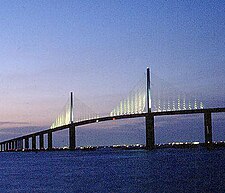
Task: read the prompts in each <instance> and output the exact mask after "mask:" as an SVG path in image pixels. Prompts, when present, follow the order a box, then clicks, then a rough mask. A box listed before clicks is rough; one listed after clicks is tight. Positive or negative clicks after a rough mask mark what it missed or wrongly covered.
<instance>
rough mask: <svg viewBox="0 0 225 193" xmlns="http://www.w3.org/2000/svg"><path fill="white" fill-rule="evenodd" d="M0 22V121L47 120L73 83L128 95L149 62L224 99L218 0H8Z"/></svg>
mask: <svg viewBox="0 0 225 193" xmlns="http://www.w3.org/2000/svg"><path fill="white" fill-rule="evenodd" d="M0 24H1V30H0V46H1V50H0V80H1V83H0V93H1V95H0V96H1V99H0V107H1V108H0V117H1V120H0V122H1V123H2V124H1V125H0V128H2V129H4V128H8V127H9V128H12V127H18V126H20V125H22V126H38V127H45V126H48V125H50V124H51V122H52V121H53V120H54V118H55V117H56V115H57V113H59V111H60V110H61V108H62V107H63V105H64V103H65V102H66V100H67V97H68V95H69V92H70V91H74V93H75V95H76V96H77V97H78V98H80V99H82V100H83V101H84V102H86V103H88V104H92V103H93V101H94V102H95V101H96V98H101V99H102V98H104V97H105V98H110V97H111V98H116V97H119V96H121V95H125V94H126V93H127V92H128V91H129V90H130V89H131V88H132V85H134V84H135V83H136V82H137V81H138V80H139V78H140V77H142V75H143V74H144V72H145V70H146V67H147V66H151V68H152V71H153V72H154V73H155V74H157V75H158V76H160V77H161V78H162V79H164V80H166V81H168V82H170V83H171V84H173V85H176V87H177V88H180V89H182V90H183V89H185V90H186V91H187V92H190V93H191V92H196V91H197V92H200V93H201V94H202V95H203V96H204V100H205V103H206V105H207V103H208V105H209V106H218V105H221V106H225V104H224V103H223V102H224V101H225V100H224V98H225V87H224V86H223V85H224V83H225V54H224V50H225V38H224V37H225V2H223V1H206V0H204V1H8V0H7V1H1V5H0ZM223 104H224V105H223ZM6 122H8V123H7V124H6ZM19 122H21V123H20V124H19ZM4 123H5V124H4ZM10 123H11V124H10ZM25 123H26V124H25Z"/></svg>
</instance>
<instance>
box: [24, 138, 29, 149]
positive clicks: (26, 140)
mask: <svg viewBox="0 0 225 193" xmlns="http://www.w3.org/2000/svg"><path fill="white" fill-rule="evenodd" d="M25 149H26V150H28V149H29V138H28V137H26V138H25Z"/></svg>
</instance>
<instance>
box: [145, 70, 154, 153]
mask: <svg viewBox="0 0 225 193" xmlns="http://www.w3.org/2000/svg"><path fill="white" fill-rule="evenodd" d="M145 123H146V148H147V149H153V148H154V147H155V132H154V115H152V114H151V77H150V69H149V68H147V114H146V116H145Z"/></svg>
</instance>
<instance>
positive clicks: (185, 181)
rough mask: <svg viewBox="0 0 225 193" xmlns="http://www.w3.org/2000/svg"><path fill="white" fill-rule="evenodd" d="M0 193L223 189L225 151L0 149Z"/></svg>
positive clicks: (202, 190)
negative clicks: (24, 150)
mask: <svg viewBox="0 0 225 193" xmlns="http://www.w3.org/2000/svg"><path fill="white" fill-rule="evenodd" d="M0 174H1V175H0V192H10V193H11V192H54V193H55V192H79V193H80V192H113V193H115V192H132V193H134V192H138V193H139V192H153V193H157V192H160V193H161V192H191V193H193V192H213V193H214V192H216V193H217V192H225V183H224V180H225V149H216V150H212V151H208V150H206V149H204V148H197V149H157V150H154V151H145V150H111V149H102V150H96V151H89V152H85V151H82V152H81V151H76V152H70V151H60V152H56V151H55V152H38V153H34V152H12V153H3V152H2V153H0Z"/></svg>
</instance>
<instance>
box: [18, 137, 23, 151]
mask: <svg viewBox="0 0 225 193" xmlns="http://www.w3.org/2000/svg"><path fill="white" fill-rule="evenodd" d="M17 149H18V150H22V149H23V139H19V140H18V141H17Z"/></svg>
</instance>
